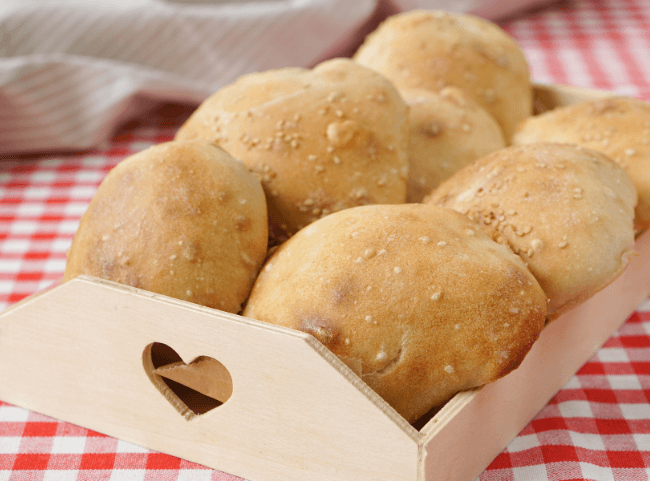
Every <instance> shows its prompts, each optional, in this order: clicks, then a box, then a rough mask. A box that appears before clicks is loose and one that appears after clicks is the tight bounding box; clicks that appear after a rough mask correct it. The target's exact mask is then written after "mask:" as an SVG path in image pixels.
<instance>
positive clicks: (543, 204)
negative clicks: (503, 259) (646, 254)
mask: <svg viewBox="0 0 650 481" xmlns="http://www.w3.org/2000/svg"><path fill="white" fill-rule="evenodd" d="M635 201H636V193H635V190H634V186H633V184H632V182H631V180H630V179H629V177H628V176H627V175H626V174H625V172H624V171H623V169H621V168H620V167H619V166H617V165H616V164H615V163H614V162H613V161H611V160H610V159H609V158H607V157H605V156H604V155H602V154H600V153H598V152H595V151H592V150H589V149H584V148H581V147H578V146H575V145H559V144H530V145H522V146H514V147H509V148H506V149H503V150H500V151H497V152H493V153H492V154H489V155H487V156H485V157H482V158H481V159H478V160H477V161H475V162H474V163H472V164H470V165H469V166H467V167H465V168H464V169H462V170H461V171H459V172H457V173H456V174H455V175H454V176H452V177H451V178H450V179H448V180H447V181H445V182H443V183H442V184H441V185H440V186H439V187H438V189H436V190H435V191H434V192H433V193H432V194H431V196H430V197H429V198H428V199H427V202H428V203H430V204H434V205H439V206H444V207H448V208H451V209H454V210H456V211H458V212H461V213H463V214H466V215H467V216H468V217H469V218H470V219H471V220H473V221H475V222H477V223H478V225H479V226H480V227H481V228H482V229H483V230H484V231H485V232H486V233H488V234H489V235H490V236H491V237H492V238H493V239H494V240H496V241H497V242H500V243H503V244H507V245H508V246H510V248H511V249H513V251H514V252H515V253H517V254H519V255H520V256H521V258H522V259H523V260H524V261H525V262H526V263H527V265H528V268H529V269H530V271H531V272H532V273H533V275H534V276H535V277H536V278H537V280H538V281H539V283H540V285H541V286H542V288H543V289H544V292H545V293H546V295H547V296H548V298H549V300H550V302H549V308H548V317H549V319H551V320H552V319H555V318H556V317H558V316H559V315H560V314H562V313H563V312H565V311H567V310H569V309H571V308H572V307H574V306H576V305H578V304H580V303H582V302H584V301H585V300H587V299H588V298H589V297H591V296H592V295H593V294H595V293H596V292H598V291H599V290H600V289H602V288H603V287H605V286H606V285H607V284H608V283H610V282H611V281H612V280H614V279H615V278H616V277H617V276H618V275H619V274H620V273H621V272H622V270H623V269H624V268H625V266H626V265H627V262H628V260H629V256H630V254H631V249H632V248H633V245H634V230H633V223H632V219H633V215H634V205H635Z"/></svg>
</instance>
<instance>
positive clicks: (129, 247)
mask: <svg viewBox="0 0 650 481" xmlns="http://www.w3.org/2000/svg"><path fill="white" fill-rule="evenodd" d="M267 229H268V227H267V217H266V204H265V199H264V193H263V191H262V187H261V186H260V183H259V181H258V180H257V179H256V178H255V177H253V176H252V175H251V174H250V173H249V172H248V170H246V167H244V165H243V164H242V163H241V162H238V161H236V160H234V159H233V158H232V157H230V155H228V154H227V153H226V152H224V151H223V150H221V149H220V148H219V147H217V146H216V145H214V144H212V143H210V142H208V141H204V140H194V141H182V142H181V141H176V142H167V143H164V144H160V145H157V146H155V147H150V148H148V149H146V150H144V151H142V152H139V153H137V154H135V155H132V156H131V157H129V158H127V159H125V160H124V161H122V162H120V163H119V164H118V165H117V166H116V167H115V168H114V169H113V170H111V171H110V172H109V174H108V175H107V176H106V178H105V179H104V181H103V182H102V183H101V185H100V186H99V188H98V190H97V193H96V194H95V196H94V198H93V199H92V201H91V203H90V206H89V207H88V210H87V211H86V213H85V214H84V215H83V217H82V218H81V224H80V225H79V229H78V230H77V233H76V234H75V236H74V240H73V242H72V247H71V248H70V252H69V254H68V262H67V265H66V269H65V276H64V280H70V279H72V278H73V277H76V276H78V275H80V274H87V275H91V276H96V277H101V278H103V279H109V280H112V281H116V282H120V283H122V284H127V285H130V286H134V287H139V288H142V289H146V290H148V291H152V292H157V293H160V294H165V295H168V296H171V297H176V298H178V299H185V300H188V301H191V302H194V303H197V304H202V305H205V306H208V307H213V308H217V309H221V310H224V311H228V312H233V313H236V312H239V311H240V310H241V304H242V303H243V302H244V300H245V299H246V297H247V296H248V293H249V292H250V289H251V287H252V285H253V281H254V280H255V277H256V275H257V272H258V270H259V268H260V267H261V265H262V263H263V261H264V257H265V255H266V246H267Z"/></svg>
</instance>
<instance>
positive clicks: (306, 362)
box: [0, 280, 417, 481]
mask: <svg viewBox="0 0 650 481" xmlns="http://www.w3.org/2000/svg"><path fill="white" fill-rule="evenodd" d="M12 314H15V315H12ZM237 318H238V316H232V315H225V314H220V313H219V312H218V311H211V312H208V310H203V311H202V310H200V309H194V308H191V307H186V306H184V304H183V303H182V302H165V301H163V300H161V299H157V298H155V296H154V297H151V296H148V295H144V294H138V293H134V292H129V291H127V290H124V289H111V288H110V287H107V286H105V285H101V284H100V283H95V282H92V281H88V280H75V281H72V282H70V283H66V284H64V285H62V286H60V287H58V288H56V289H54V290H52V291H50V292H48V293H46V294H44V295H41V296H39V297H38V299H36V300H35V301H34V302H32V303H29V304H26V305H25V306H24V307H22V308H21V309H20V310H17V311H15V313H9V315H7V316H2V317H0V398H1V399H3V400H5V401H7V402H10V403H13V404H17V405H20V406H24V407H27V408H29V409H32V410H34V411H38V412H41V413H44V414H47V415H50V416H53V417H56V418H59V419H63V420H65V421H68V422H72V423H74V424H78V425H81V426H84V427H87V428H90V429H93V430H96V431H98V432H102V433H105V434H108V435H111V436H114V437H117V438H120V439H125V440H127V441H130V442H133V443H136V444H140V445H142V446H146V447H148V448H151V449H155V450H158V451H162V452H166V453H169V454H173V455H175V456H178V457H181V458H184V459H188V460H190V461H194V462H198V463H200V464H204V465H206V466H210V467H212V468H215V469H220V470H223V471H226V472H230V473H233V474H237V475H239V476H243V477H245V478H247V479H250V480H252V481H280V480H304V479H310V480H311V479H313V480H337V479H358V480H381V479H386V480H391V481H392V480H415V479H416V476H417V474H416V470H417V442H416V441H415V440H414V439H413V437H412V436H410V435H409V433H407V432H405V431H404V430H403V429H401V428H400V427H399V426H398V425H396V424H395V423H394V422H393V420H391V419H389V417H388V416H386V414H385V412H383V411H382V410H381V409H380V408H379V407H378V406H377V404H376V403H374V402H373V401H372V400H371V399H370V398H369V397H368V396H364V395H363V394H362V393H361V392H360V391H359V390H358V389H357V388H356V387H354V386H352V384H351V383H350V382H349V381H348V380H347V379H345V378H344V377H343V376H342V375H341V373H340V372H339V371H337V370H336V369H334V368H333V367H332V365H331V364H330V363H328V362H327V360H326V359H325V358H324V357H323V356H322V355H321V354H319V353H317V352H316V351H315V349H314V348H313V347H312V346H311V345H310V344H309V343H308V342H307V339H306V337H305V336H304V335H302V334H301V333H292V332H288V330H282V329H278V328H276V329H271V328H263V327H257V326H256V325H255V323H254V322H250V321H247V320H246V319H244V318H238V319H241V322H237ZM258 324H259V323H258ZM273 327H274V326H273ZM153 342H159V343H164V344H167V345H168V346H170V347H172V348H173V349H174V350H175V351H176V352H177V353H178V354H179V355H180V356H181V357H182V358H183V360H184V361H186V362H190V361H191V360H193V359H194V358H196V357H198V356H201V355H203V356H210V357H213V358H214V359H217V360H218V361H220V362H221V363H222V364H223V365H224V366H225V367H226V368H227V369H228V371H229V373H230V375H231V377H232V381H233V394H232V397H231V398H230V399H228V400H227V401H226V403H225V404H223V405H222V406H219V407H217V408H216V409H214V410H212V411H210V412H208V413H206V414H204V415H202V416H199V417H196V418H194V419H192V420H190V421H187V420H186V419H185V418H183V417H182V416H181V415H179V413H178V412H177V411H176V410H175V408H174V407H173V406H172V405H171V404H170V403H169V402H168V401H167V400H166V399H165V398H164V397H163V395H162V394H161V393H160V392H158V391H157V390H156V388H155V387H154V386H153V384H152V383H151V382H150V380H149V378H148V377H147V375H146V373H145V371H144V367H143V362H142V356H143V351H144V349H145V347H146V346H148V345H149V344H151V343H153Z"/></svg>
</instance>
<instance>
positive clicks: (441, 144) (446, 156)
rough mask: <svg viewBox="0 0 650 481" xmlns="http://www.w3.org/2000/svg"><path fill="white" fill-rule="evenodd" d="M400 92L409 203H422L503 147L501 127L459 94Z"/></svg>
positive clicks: (451, 91)
mask: <svg viewBox="0 0 650 481" xmlns="http://www.w3.org/2000/svg"><path fill="white" fill-rule="evenodd" d="M400 93H401V94H402V97H404V100H405V101H406V103H407V104H408V105H409V107H410V112H409V124H410V141H409V151H408V158H409V179H408V188H407V193H406V200H407V202H421V201H422V199H424V197H425V196H426V195H427V194H429V193H431V191H432V190H433V189H434V188H435V187H437V186H438V184H440V182H442V181H443V180H445V179H447V178H449V177H450V176H451V175H452V174H453V173H454V172H456V171H458V170H460V169H461V168H463V167H465V166H466V165H467V164H469V163H470V162H472V161H473V160H476V159H478V158H479V157H482V156H483V155H485V154H488V153H490V152H492V151H494V150H498V149H502V148H503V147H505V141H504V139H503V133H502V132H501V129H500V128H499V124H497V123H496V121H495V120H494V118H493V117H492V116H491V115H490V114H488V113H487V112H486V111H485V110H483V109H482V108H481V107H479V106H478V105H477V104H476V103H475V102H474V101H472V100H471V99H470V98H469V97H468V96H467V95H466V94H465V93H464V92H463V91H462V90H460V89H458V88H456V87H445V88H444V89H442V90H441V91H440V92H439V93H436V92H431V91H428V90H422V89H407V90H401V91H400Z"/></svg>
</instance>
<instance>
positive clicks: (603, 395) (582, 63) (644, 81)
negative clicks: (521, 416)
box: [0, 0, 650, 481]
mask: <svg viewBox="0 0 650 481" xmlns="http://www.w3.org/2000/svg"><path fill="white" fill-rule="evenodd" d="M501 25H502V26H503V27H504V28H505V29H506V30H507V31H508V32H509V33H510V34H511V35H513V36H514V37H515V38H516V39H517V40H518V41H519V42H520V44H521V46H522V47H523V49H524V51H525V52H526V55H527V56H528V59H529V62H530V65H531V71H532V77H533V79H534V80H535V81H537V82H545V83H561V84H568V85H575V86H580V87H589V88H597V89H605V90H611V91H614V92H617V93H621V94H625V95H631V96H635V97H639V98H642V99H644V100H650V61H649V60H650V2H648V1H645V0H580V1H574V2H561V3H558V4H553V5H551V6H550V7H545V8H543V9H540V10H536V11H532V12H527V13H524V14H521V15H519V16H518V17H516V18H513V19H511V20H509V21H507V22H503V23H502V24H501ZM190 112H191V107H188V106H178V105H160V106H158V107H156V108H155V109H154V110H152V111H151V112H149V113H148V115H146V116H145V117H143V118H142V119H139V120H134V121H131V122H129V123H128V124H127V125H124V126H122V127H121V128H120V130H119V131H118V132H117V133H116V135H115V137H114V138H113V139H112V141H111V142H110V144H109V145H106V146H104V147H103V148H99V149H96V150H93V151H91V152H84V153H81V154H74V155H43V156H30V157H13V158H1V159H0V160H1V162H0V310H2V309H4V308H6V307H8V306H9V305H11V304H13V303H14V302H16V301H18V300H20V299H22V298H24V297H26V296H28V295H30V294H33V293H35V292H37V291H39V290H41V289H43V288H45V287H47V286H49V285H51V284H52V283H53V282H54V281H56V280H58V279H60V278H61V276H62V274H63V271H64V268H65V253H66V250H67V249H68V247H69V246H70V243H71V241H72V237H73V235H74V233H75V231H76V229H77V225H78V223H79V218H80V216H81V214H82V213H83V212H84V211H85V209H86V207H87V206H88V203H89V202H90V199H91V198H92V196H93V194H94V192H95V190H96V189H97V186H98V185H99V183H100V182H101V180H102V179H103V177H104V176H105V175H106V173H107V172H108V171H109V170H110V169H111V168H112V167H113V166H115V165H116V164H117V163H118V162H119V161H121V160H122V159H124V158H125V157H127V156H128V155H130V154H132V153H134V152H138V151H140V150H142V149H144V148H146V147H148V146H151V145H154V144H156V143H159V142H162V141H166V140H170V139H171V138H172V136H173V134H174V132H175V130H176V129H177V128H178V126H179V125H180V124H181V123H182V122H183V120H184V119H185V118H187V115H188V114H189V113H190ZM85 479H88V480H99V479H110V480H114V481H120V480H129V481H131V480H133V481H135V480H152V481H161V480H176V479H178V480H218V481H232V480H239V479H240V478H237V477H234V476H231V475H228V474H224V473H220V472H218V471H213V470H211V469H208V468H205V467H203V466H199V465H196V464H192V463H189V462H186V461H183V460H180V459H178V458H174V457H172V456H168V455H164V454H160V453H156V452H153V451H150V450H147V449H143V448H140V447H138V446H134V445H132V444H130V443H126V442H123V441H119V440H116V439H114V438H110V437H107V436H103V435H101V434H98V433H95V432H92V431H89V430H87V429H84V428H80V427H77V426H74V425H71V424H67V423H64V422H60V421H57V420H55V419H52V418H48V417H45V416H42V415H39V414H37V413H34V412H31V411H28V410H25V409H22V408H18V407H15V406H12V405H9V404H6V403H3V402H2V401H0V481H8V480H12V481H13V480H15V481H27V480H29V481H32V480H56V481H59V480H65V481H67V480H85ZM568 479H588V480H597V481H605V480H633V481H637V480H648V479H650V301H646V302H644V303H643V304H642V305H641V306H639V307H638V309H637V311H636V312H635V313H634V314H633V315H632V316H631V317H630V318H629V319H628V320H627V321H626V323H625V324H624V325H623V326H622V327H621V329H620V330H619V331H618V332H616V333H615V334H614V335H613V336H612V337H611V338H610V339H609V340H608V341H607V342H606V343H605V345H604V346H603V347H602V348H601V349H599V350H598V352H597V353H596V355H595V356H594V357H593V358H592V359H590V360H589V361H588V362H587V363H586V364H585V365H584V366H583V367H582V368H581V369H580V370H579V371H578V373H576V375H575V376H573V377H572V378H571V379H570V380H569V382H568V383H567V384H566V385H565V386H564V388H563V389H562V390H561V391H560V392H559V393H557V395H556V396H555V397H554V398H553V399H552V400H551V401H550V402H549V403H548V404H547V405H546V407H545V408H544V409H543V410H542V411H541V412H540V413H539V414H538V415H537V416H536V417H535V418H534V419H533V421H531V422H530V423H529V424H528V426H526V427H525V428H524V430H523V431H522V432H521V433H520V434H519V435H518V436H517V437H516V438H515V439H514V440H513V441H512V442H511V443H510V445H509V446H508V448H507V449H506V450H504V451H503V452H502V453H501V454H500V455H499V456H498V457H497V458H496V459H495V460H494V461H493V462H492V464H491V465H490V466H489V467H488V468H487V469H486V471H485V472H484V473H483V474H482V475H481V476H480V480H481V481H497V480H498V481H508V480H516V481H537V480H568ZM305 481H308V480H305Z"/></svg>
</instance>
